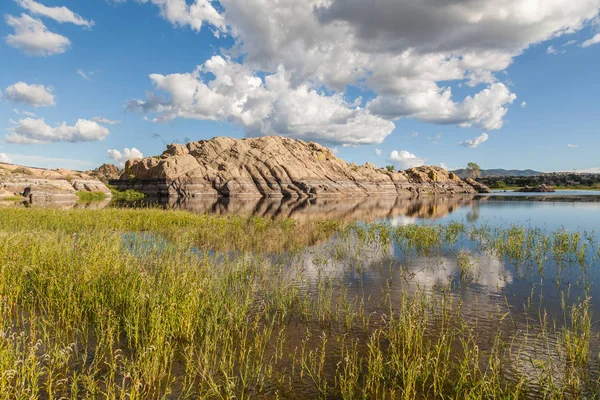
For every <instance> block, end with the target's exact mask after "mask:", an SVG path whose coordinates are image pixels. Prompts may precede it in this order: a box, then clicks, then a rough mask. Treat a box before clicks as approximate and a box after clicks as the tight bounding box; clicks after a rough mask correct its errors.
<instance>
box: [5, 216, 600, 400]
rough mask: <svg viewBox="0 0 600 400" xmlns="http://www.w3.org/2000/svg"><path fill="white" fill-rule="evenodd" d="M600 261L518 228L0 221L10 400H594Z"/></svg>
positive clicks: (225, 220)
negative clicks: (517, 284) (512, 284)
mask: <svg viewBox="0 0 600 400" xmlns="http://www.w3.org/2000/svg"><path fill="white" fill-rule="evenodd" d="M599 257H600V249H599V248H598V244H597V241H596V240H595V238H594V237H593V235H591V234H588V233H578V232H575V233H571V232H565V231H556V232H546V231H543V230H537V229H529V228H523V227H518V226H510V227H504V228H491V227H486V226H479V227H477V226H466V225H463V224H458V223H451V224H449V225H445V226H442V225H408V226H399V227H392V226H390V225H388V224H376V223H373V224H346V223H339V222H331V221H318V220H309V221H307V222H298V221H292V220H285V219H283V220H271V219H262V218H250V219H245V218H240V217H219V216H208V215H206V216H199V215H192V214H188V213H184V212H175V211H161V210H153V209H147V210H134V209H124V210H119V209H106V210H71V211H56V210H47V209H6V210H3V211H2V213H1V214H0V398H1V399H13V398H38V397H43V398H71V399H77V398H131V399H146V398H175V399H179V398H181V399H186V398H190V399H194V398H217V399H220V398H257V397H258V398H309V397H320V398H344V399H354V398H382V399H383V398H387V399H392V398H393V399H396V398H401V399H414V398H461V399H468V398H505V399H517V398H524V397H537V398H565V397H572V398H581V397H587V398H592V397H595V396H597V395H598V394H599V393H600V381H599V367H600V365H599V362H598V357H597V354H598V350H599V349H600V348H599V343H600V340H599V337H598V331H597V328H596V326H595V324H594V321H593V313H592V311H593V309H594V303H593V298H592V296H591V294H592V291H593V287H592V285H591V282H592V279H590V277H589V275H590V274H593V273H594V272H593V271H594V267H596V266H597V265H598V258H599ZM492 277H493V278H494V279H491V278H492ZM509 280H520V281H522V282H524V283H525V284H526V285H525V286H526V292H527V293H526V294H525V295H523V296H522V298H521V297H519V296H517V294H516V293H513V297H510V296H503V295H502V288H503V285H506V282H507V281H509ZM373 282H376V283H377V285H376V286H373ZM553 293H556V297H555V298H554V299H553V300H552V301H551V302H550V303H549V304H548V305H547V303H546V298H547V297H548V296H549V295H552V294H553ZM552 303H555V305H554V306H553V305H552Z"/></svg>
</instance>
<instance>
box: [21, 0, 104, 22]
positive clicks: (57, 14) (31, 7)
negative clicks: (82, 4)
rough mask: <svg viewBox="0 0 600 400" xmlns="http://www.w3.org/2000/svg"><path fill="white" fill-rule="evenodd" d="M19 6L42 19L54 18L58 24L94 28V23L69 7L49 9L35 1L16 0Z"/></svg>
mask: <svg viewBox="0 0 600 400" xmlns="http://www.w3.org/2000/svg"><path fill="white" fill-rule="evenodd" d="M16 1H17V4H18V5H20V6H21V7H23V8H24V9H26V10H27V11H29V12H30V13H32V14H35V15H40V16H42V17H48V18H52V19H53V20H55V21H56V22H59V23H61V24H62V23H65V22H69V23H72V24H75V25H79V26H84V27H86V28H91V27H92V26H94V21H91V20H86V19H85V18H83V17H82V16H81V15H79V14H75V13H74V12H73V11H71V10H69V9H68V8H67V7H64V6H63V7H47V6H45V5H43V4H40V3H37V2H35V1H33V0H16Z"/></svg>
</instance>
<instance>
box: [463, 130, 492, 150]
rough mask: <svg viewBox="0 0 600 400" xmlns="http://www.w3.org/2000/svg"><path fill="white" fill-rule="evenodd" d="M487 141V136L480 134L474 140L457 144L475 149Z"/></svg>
mask: <svg viewBox="0 0 600 400" xmlns="http://www.w3.org/2000/svg"><path fill="white" fill-rule="evenodd" d="M488 139H489V136H488V134H487V133H482V134H481V135H479V136H477V137H476V138H475V139H469V140H465V141H464V142H460V143H459V144H460V145H461V146H464V147H469V148H471V149H473V148H475V147H479V146H481V145H482V144H484V143H485V142H487V140H488Z"/></svg>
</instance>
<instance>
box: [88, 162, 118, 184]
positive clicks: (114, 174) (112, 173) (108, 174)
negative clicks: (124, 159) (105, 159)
mask: <svg viewBox="0 0 600 400" xmlns="http://www.w3.org/2000/svg"><path fill="white" fill-rule="evenodd" d="M85 173H86V174H88V175H90V176H93V177H94V178H98V179H99V180H100V181H102V182H104V183H108V181H109V180H111V179H119V177H120V176H121V174H122V173H123V171H120V170H119V168H117V166H116V165H114V164H102V165H101V166H99V167H98V168H96V169H94V170H91V171H85Z"/></svg>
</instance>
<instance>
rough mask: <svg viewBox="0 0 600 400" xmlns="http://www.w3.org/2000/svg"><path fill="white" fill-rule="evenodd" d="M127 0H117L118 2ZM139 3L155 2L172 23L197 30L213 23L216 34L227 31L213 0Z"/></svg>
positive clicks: (147, 0)
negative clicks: (205, 24)
mask: <svg viewBox="0 0 600 400" xmlns="http://www.w3.org/2000/svg"><path fill="white" fill-rule="evenodd" d="M124 1H126V0H117V2H118V3H121V2H124ZM136 1H137V2H138V3H148V2H150V3H151V4H154V5H156V6H158V7H159V8H160V15H161V16H162V17H163V18H164V19H166V20H167V21H169V22H170V23H171V24H173V25H176V26H180V27H186V26H189V27H190V28H192V29H193V30H195V31H199V30H200V29H201V28H202V26H203V24H204V23H208V24H210V25H212V26H213V27H214V28H215V29H217V30H216V31H215V34H216V35H218V32H219V31H223V32H224V31H226V29H227V27H226V26H225V22H224V19H223V15H222V14H220V13H219V12H218V11H217V10H216V8H215V7H214V6H213V5H212V1H211V0H193V2H191V4H187V3H188V2H187V1H186V0H136Z"/></svg>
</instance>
